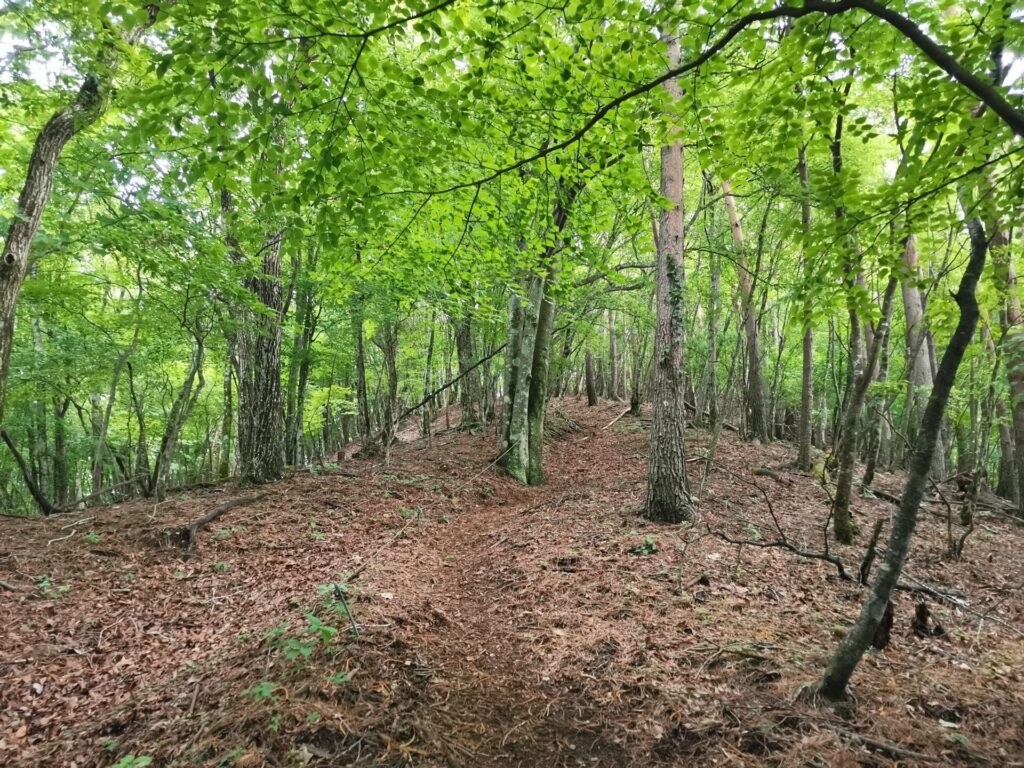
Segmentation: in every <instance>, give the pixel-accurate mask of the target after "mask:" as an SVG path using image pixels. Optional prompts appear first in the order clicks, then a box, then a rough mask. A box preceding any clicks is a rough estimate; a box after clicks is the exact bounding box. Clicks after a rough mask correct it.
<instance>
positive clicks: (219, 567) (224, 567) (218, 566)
mask: <svg viewBox="0 0 1024 768" xmlns="http://www.w3.org/2000/svg"><path fill="white" fill-rule="evenodd" d="M213 570H215V571H219V572H220V573H227V572H228V571H230V570H231V566H230V565H228V564H227V563H224V562H220V563H214V564H213Z"/></svg>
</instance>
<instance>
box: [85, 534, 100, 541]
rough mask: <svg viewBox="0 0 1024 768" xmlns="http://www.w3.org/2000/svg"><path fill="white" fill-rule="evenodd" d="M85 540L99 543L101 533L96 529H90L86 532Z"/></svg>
mask: <svg viewBox="0 0 1024 768" xmlns="http://www.w3.org/2000/svg"><path fill="white" fill-rule="evenodd" d="M85 541H86V543H87V544H99V543H100V535H99V534H98V533H96V532H95V531H89V532H88V533H87V534H85Z"/></svg>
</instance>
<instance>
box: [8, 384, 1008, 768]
mask: <svg viewBox="0 0 1024 768" xmlns="http://www.w3.org/2000/svg"><path fill="white" fill-rule="evenodd" d="M553 408H554V406H553ZM559 408H560V409H564V414H565V415H567V416H568V417H569V418H570V420H568V421H566V420H565V419H564V418H563V417H562V416H557V415H556V416H554V417H553V418H555V419H556V420H560V427H561V428H560V429H559V430H558V431H559V432H561V434H560V436H559V437H558V438H556V439H555V440H552V441H551V444H550V447H549V451H548V454H547V456H546V471H547V475H548V478H549V479H548V483H547V484H546V485H544V486H541V487H534V488H528V487H524V486H521V485H518V484H516V483H515V482H514V481H512V480H510V479H508V478H506V477H504V476H502V475H500V474H498V473H497V472H496V471H495V470H494V469H493V468H491V467H490V466H489V464H488V462H489V460H490V459H491V458H493V456H494V454H495V448H494V446H495V439H494V436H493V434H487V435H479V434H478V435H466V434H461V433H458V432H455V431H441V432H440V433H439V434H437V435H435V436H434V437H433V438H432V440H431V443H430V445H427V444H426V443H425V441H415V442H410V443H403V444H401V445H400V446H398V447H397V448H396V450H395V451H394V452H393V455H392V459H391V463H390V466H386V467H385V466H383V465H382V464H381V463H380V462H371V461H360V460H357V459H350V460H346V461H344V462H343V463H342V464H341V465H340V466H338V467H324V468H322V469H317V468H313V471H302V472H298V473H296V474H294V475H292V476H291V477H289V478H287V479H285V480H283V481H281V482H278V483H276V484H273V485H270V486H268V487H266V488H265V489H262V490H260V491H255V492H254V491H248V490H244V489H243V490H239V489H236V488H231V487H218V488H212V489H205V490H197V491H195V492H192V493H189V494H185V495H178V496H175V497H173V498H168V499H167V501H165V502H162V503H159V504H155V503H153V502H143V501H139V502H132V503H126V504H122V505H119V506H114V507H110V508H94V509H89V510H86V511H84V512H76V513H73V514H68V515H63V516H55V517H52V518H49V519H36V520H15V519H8V520H4V521H3V525H2V526H0V536H2V540H0V541H2V543H0V579H2V580H3V582H4V583H5V586H6V587H7V588H9V589H5V591H2V592H0V622H2V623H3V626H4V627H5V630H4V636H5V637H4V642H3V651H2V656H0V698H2V714H0V764H3V765H7V766H12V768H13V767H14V766H43V765H46V766H78V767H79V768H81V767H84V766H108V765H113V764H115V763H116V762H117V761H118V760H119V759H122V758H124V756H126V755H140V756H141V755H145V756H149V757H152V758H153V764H155V765H168V766H171V765H178V766H200V765H202V766H259V765H268V766H286V765H310V766H315V765H337V766H342V765H344V766H348V765H353V766H355V765H394V766H398V765H416V766H467V767H468V766H629V765H652V766H654V765H665V766H668V765H692V764H701V765H711V764H721V765H747V766H755V765H809V766H814V765H817V766H847V765H849V766H854V765H880V766H881V765H897V764H898V765H906V766H908V765H926V764H929V763H942V764H947V765H950V764H958V765H1015V764H1016V765H1020V764H1024V685H1022V673H1021V664H1022V652H1024V641H1022V634H1021V629H1020V628H1021V627H1024V599H1022V597H1021V593H1020V585H1021V581H1022V576H1024V573H1022V570H1021V559H1020V557H1019V551H1020V547H1021V545H1022V544H1024V535H1022V529H1021V528H1019V527H1014V526H1012V525H1010V524H1009V523H1007V522H1006V521H1005V520H1001V519H997V518H993V517H983V518H982V519H981V520H980V522H979V526H978V529H977V530H976V531H975V532H974V533H973V534H972V535H971V536H970V538H969V539H968V540H967V543H966V546H965V555H964V557H963V559H962V560H960V561H958V562H951V561H949V560H947V559H945V558H944V557H943V554H944V552H945V546H946V545H945V536H946V529H945V526H946V522H945V520H944V519H943V518H944V514H945V513H944V511H942V509H941V506H938V507H937V506H934V505H932V506H929V507H927V508H926V510H924V511H923V512H922V519H921V523H920V527H919V531H918V536H917V539H916V543H915V547H914V550H913V554H912V557H911V560H910V562H909V563H908V566H907V571H906V574H905V577H904V582H905V583H906V584H908V585H911V586H913V585H918V586H921V585H927V588H930V589H932V590H937V591H939V592H941V593H943V594H950V595H956V596H959V598H954V601H955V600H956V599H960V600H962V602H963V604H964V605H965V606H966V608H957V607H955V605H954V604H952V603H951V602H950V601H948V600H947V601H937V600H935V599H934V597H929V596H927V595H923V594H920V593H910V592H906V591H904V592H900V593H899V594H898V595H897V597H896V600H895V622H894V625H893V630H892V639H891V644H890V645H889V647H888V648H887V649H886V650H885V651H882V652H875V653H871V654H869V655H868V656H867V657H866V658H865V660H864V662H863V664H862V665H861V666H860V668H859V669H858V672H857V674H856V676H855V678H854V681H853V689H852V692H853V698H852V700H851V702H850V703H849V704H848V705H846V706H844V707H840V708H839V709H829V708H816V707H814V706H812V705H810V704H808V703H806V702H804V701H803V700H802V699H800V698H798V693H799V691H800V690H801V687H802V686H803V685H804V684H806V683H810V682H812V681H814V680H815V679H816V678H817V677H818V676H819V675H820V672H821V670H822V667H823V664H824V663H825V662H826V660H827V658H828V656H829V654H830V652H831V651H832V649H833V648H834V646H835V643H836V641H837V638H838V637H839V636H840V635H841V634H842V633H843V632H844V631H845V629H846V628H847V627H848V626H849V625H850V624H851V622H852V619H853V618H854V616H855V615H856V611H857V610H858V609H859V606H860V602H861V600H862V596H863V590H862V588H861V587H859V586H858V585H857V584H855V583H853V582H850V581H843V580H840V579H838V578H837V570H836V568H835V567H834V566H833V565H832V564H830V563H828V562H823V561H821V560H814V559H808V558H805V557H800V556H798V555H796V554H794V553H793V552H791V551H788V550H786V549H784V548H779V547H765V546H762V545H764V544H767V543H769V542H772V541H776V540H778V539H779V538H780V536H779V531H778V530H777V529H776V524H775V522H773V519H772V515H773V514H774V516H775V517H776V518H777V521H778V525H779V526H781V528H782V530H783V531H784V533H785V536H786V538H787V541H790V542H792V543H793V545H794V546H795V547H796V548H798V549H802V550H808V551H812V552H820V551H821V550H822V526H823V524H824V518H825V515H826V514H827V511H828V497H827V495H826V492H825V490H823V488H822V486H821V485H820V483H819V482H818V481H817V480H815V479H814V478H813V477H810V476H808V475H804V474H800V473H796V472H794V471H792V462H793V458H794V455H795V454H794V452H793V451H792V450H791V448H790V446H788V445H784V444H770V445H763V446H761V445H751V444H744V443H740V442H738V440H737V439H736V438H735V437H734V436H732V435H731V434H730V433H728V432H726V433H723V435H722V438H721V442H720V444H719V446H718V449H717V452H716V460H717V463H716V464H715V466H714V468H713V470H712V472H711V474H710V475H709V477H708V479H707V486H706V488H705V490H704V493H703V498H702V499H701V514H702V522H701V523H700V524H699V525H696V526H693V527H690V526H682V527H679V526H676V527H672V526H659V525H654V524H651V523H647V522H645V521H643V520H642V519H641V518H639V517H638V515H637V510H638V507H639V506H640V504H641V502H642V497H643V493H644V481H645V465H646V451H647V441H648V434H647V431H646V429H647V424H646V422H645V420H643V419H640V420H638V419H634V418H632V417H629V416H626V417H624V418H621V419H620V420H618V421H616V422H615V423H614V424H612V425H611V426H610V427H609V426H608V425H609V423H610V422H611V421H612V420H613V419H614V418H615V417H617V416H619V414H620V413H621V412H622V409H623V407H622V405H621V404H619V403H607V404H602V405H601V406H600V407H598V408H585V407H583V406H582V404H580V403H575V402H568V403H565V404H562V405H561V406H559ZM707 439H708V436H707V435H705V434H700V433H698V434H691V439H690V448H691V451H692V455H694V456H699V455H700V449H701V447H702V446H704V445H705V444H706V442H707ZM703 467H704V462H703V461H694V460H691V462H690V463H689V472H690V478H691V483H692V485H693V487H694V488H695V489H696V488H700V487H701V476H702V472H703ZM759 467H760V468H767V469H769V470H772V471H773V473H774V474H775V475H776V477H773V476H771V474H772V473H768V472H761V473H759V474H756V475H755V474H754V473H753V472H752V470H753V469H755V468H759ZM879 484H880V485H881V486H882V487H885V488H888V489H890V490H891V491H892V492H894V493H899V477H897V476H888V475H885V476H883V477H882V478H881V479H880V480H879ZM695 492H696V491H695ZM260 493H265V495H263V496H262V497H260V498H258V499H257V500H255V501H251V502H250V503H247V504H244V505H241V506H237V507H235V508H233V509H230V510H228V511H226V512H225V513H224V514H223V515H222V516H221V517H220V518H219V519H217V520H216V521H215V522H213V523H212V525H210V526H209V527H208V528H206V529H205V530H202V531H200V532H199V533H198V536H197V543H196V547H195V549H194V551H193V552H192V554H191V557H189V558H188V559H183V556H182V549H181V546H180V543H179V542H178V541H177V540H175V538H174V537H173V536H167V535H164V533H163V532H164V531H173V530H174V529H176V528H179V527H181V526H182V525H186V524H188V523H189V522H191V521H193V520H195V519H197V518H199V517H200V516H202V515H203V514H204V513H206V512H208V511H210V510H212V509H215V508H217V506H218V505H220V504H222V503H224V502H225V501H228V500H231V499H236V498H238V497H249V496H251V495H253V494H260ZM769 505H770V507H769ZM854 508H855V511H856V517H857V521H858V523H859V525H860V528H861V534H860V536H859V537H858V543H857V544H856V545H854V546H851V547H840V548H838V550H837V549H835V545H834V544H833V553H834V554H838V555H839V556H841V557H842V559H843V561H844V563H845V568H846V570H848V571H849V572H850V573H853V574H855V573H856V572H857V567H858V566H859V564H860V561H861V557H862V555H863V551H864V545H865V541H866V539H867V534H868V532H869V531H870V530H871V527H872V524H873V521H874V520H875V519H877V518H879V517H885V518H887V517H888V515H889V514H890V512H891V511H892V510H893V509H894V507H893V506H892V505H891V504H890V503H889V502H886V501H884V500H880V499H861V498H857V499H856V500H855V503H854ZM929 510H931V513H930V512H929ZM940 513H941V514H940ZM937 515H939V516H937ZM954 525H956V523H954ZM958 530H959V529H958ZM722 536H725V537H728V538H731V539H734V540H735V539H744V540H748V541H749V542H751V543H749V544H734V543H728V542H726V541H725V540H724V539H723V538H722ZM883 541H884V536H883ZM354 574H355V578H351V577H352V576H353V575H354ZM349 579H350V581H349V582H348V584H347V593H346V594H347V598H346V599H347V601H348V603H349V604H350V606H351V613H352V619H353V621H354V623H355V625H356V626H357V627H358V635H357V636H354V635H353V625H352V623H351V622H350V621H349V619H348V618H347V616H346V614H345V611H344V608H343V607H342V606H341V603H340V602H339V601H338V598H337V597H336V595H337V592H336V590H335V589H334V588H333V587H331V586H329V585H332V584H335V583H345V582H346V580H349ZM325 585H328V586H326V588H324V587H325ZM921 601H926V602H927V603H928V606H929V608H930V610H931V613H932V617H933V621H937V622H938V623H939V624H940V625H941V626H942V628H943V629H944V634H942V635H941V636H935V637H926V638H920V637H916V636H914V634H912V633H911V631H910V623H911V619H912V618H913V615H914V606H915V604H916V603H918V602H921ZM285 625H287V629H284V628H283V627H284V626H285ZM289 657H292V658H289ZM126 764H130V763H127V762H122V763H121V765H126Z"/></svg>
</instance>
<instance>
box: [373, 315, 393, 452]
mask: <svg viewBox="0 0 1024 768" xmlns="http://www.w3.org/2000/svg"><path fill="white" fill-rule="evenodd" d="M373 343H374V344H376V345H377V348H378V349H380V351H381V355H382V356H383V358H384V385H385V387H386V389H385V392H384V398H383V402H382V403H381V415H380V446H381V448H382V449H383V451H384V455H385V457H387V456H388V455H389V453H390V451H391V443H392V442H393V441H394V439H395V432H396V430H397V428H398V422H397V418H398V322H397V321H394V320H388V321H387V322H384V323H381V325H380V327H378V329H377V333H376V334H375V335H374V339H373Z"/></svg>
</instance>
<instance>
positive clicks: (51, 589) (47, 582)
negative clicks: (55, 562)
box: [36, 576, 71, 600]
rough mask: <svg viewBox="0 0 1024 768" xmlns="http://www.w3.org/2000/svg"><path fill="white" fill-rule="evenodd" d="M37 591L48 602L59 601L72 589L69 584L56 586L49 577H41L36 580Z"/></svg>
mask: <svg viewBox="0 0 1024 768" xmlns="http://www.w3.org/2000/svg"><path fill="white" fill-rule="evenodd" d="M36 589H38V590H39V594H40V595H42V596H43V597H45V598H46V599H47V600H59V599H60V598H62V597H64V595H66V594H67V593H68V590H70V589H71V587H70V586H69V585H67V584H54V583H53V580H52V579H51V578H50V577H49V576H40V577H39V578H38V579H36Z"/></svg>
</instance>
